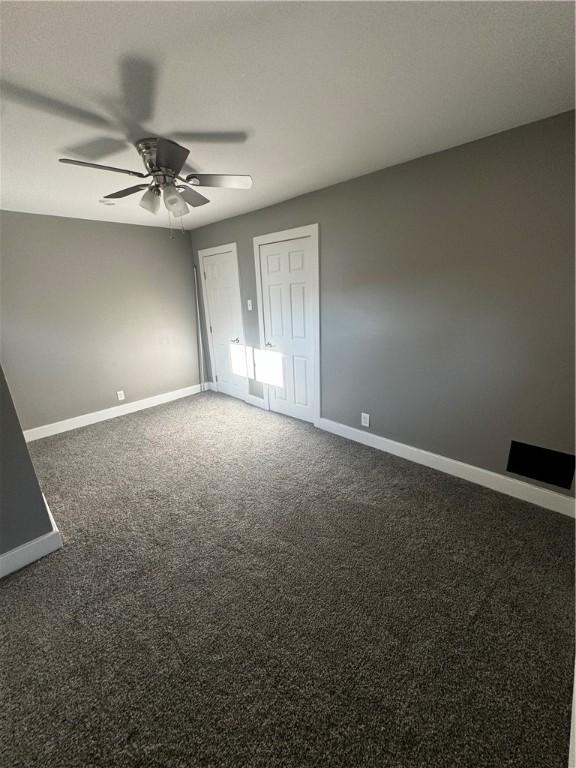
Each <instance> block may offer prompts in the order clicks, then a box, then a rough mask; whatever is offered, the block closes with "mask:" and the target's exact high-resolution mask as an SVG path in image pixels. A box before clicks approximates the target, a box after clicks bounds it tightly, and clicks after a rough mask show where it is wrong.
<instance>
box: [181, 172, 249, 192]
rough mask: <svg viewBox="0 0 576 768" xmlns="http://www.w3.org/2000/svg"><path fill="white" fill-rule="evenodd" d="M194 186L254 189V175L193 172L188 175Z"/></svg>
mask: <svg viewBox="0 0 576 768" xmlns="http://www.w3.org/2000/svg"><path fill="white" fill-rule="evenodd" d="M186 181H187V182H188V184H192V186H194V187H223V188H224V189H252V176H230V175H227V174H223V173H191V174H190V175H189V176H186Z"/></svg>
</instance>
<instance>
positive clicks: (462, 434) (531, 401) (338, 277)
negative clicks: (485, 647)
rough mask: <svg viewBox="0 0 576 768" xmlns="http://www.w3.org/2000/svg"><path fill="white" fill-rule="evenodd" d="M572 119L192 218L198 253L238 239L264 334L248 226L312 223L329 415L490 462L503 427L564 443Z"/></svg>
mask: <svg viewBox="0 0 576 768" xmlns="http://www.w3.org/2000/svg"><path fill="white" fill-rule="evenodd" d="M573 132H574V113H573V112H570V113H565V114H562V115H558V116H555V117H553V118H549V119H547V120H542V121H539V122H537V123H531V124H529V125H525V126H521V127H519V128H516V129H513V130H510V131H505V132H503V133H500V134H496V135H494V136H490V137H488V138H485V139H482V140H479V141H475V142H472V143H470V144H465V145H462V146H460V147H455V148H453V149H450V150H447V151H445V152H441V153H438V154H435V155H430V156H427V157H423V158H420V159H418V160H414V161H412V162H410V163H405V164H402V165H398V166H395V167H392V168H388V169H385V170H383V171H379V172H377V173H374V174H370V175H368V176H364V177H361V178H357V179H354V180H352V181H350V182H347V183H344V184H339V185H337V186H334V187H330V188H328V189H324V190H320V191H318V192H313V193H311V194H308V195H304V196H302V197H299V198H295V199H293V200H289V201H287V202H285V203H281V204H279V205H275V206H272V207H270V208H265V209H262V210H259V211H255V212H253V213H249V214H245V215H243V216H239V217H236V218H233V219H228V220H226V221H222V222H218V223H216V224H212V225H210V226H207V227H203V228H199V229H197V230H194V231H193V232H192V242H193V246H194V251H195V253H197V251H198V249H200V248H208V247H211V246H215V245H219V244H222V243H229V242H237V244H238V255H239V261H240V276H241V277H240V279H241V289H242V298H243V311H244V321H245V326H246V337H247V342H248V343H251V344H258V320H257V312H256V310H255V311H253V312H248V311H247V309H246V299H247V298H252V299H253V301H254V302H256V287H255V276H254V257H253V247H252V238H253V237H254V236H256V235H261V234H265V233H267V232H274V231H278V230H282V229H287V228H290V227H298V226H303V225H305V224H312V223H315V222H318V223H319V225H320V273H321V274H320V304H321V337H322V359H321V374H322V415H323V416H324V417H326V418H329V419H333V420H335V421H338V422H341V423H343V424H348V425H350V426H354V427H358V426H359V425H360V412H361V411H367V412H369V413H370V414H371V431H373V432H375V433H376V434H380V435H383V436H385V437H388V438H391V439H393V440H397V441H400V442H403V443H407V444H409V445H413V446H416V447H418V448H423V449H425V450H429V451H433V452H434V453H438V454H441V455H444V456H448V457H450V458H453V459H458V460H460V461H464V462H467V463H470V464H473V465H476V466H480V467H484V468H487V469H490V470H494V471H496V472H505V468H506V460H507V454H508V450H509V446H510V441H511V440H512V439H516V440H520V441H523V442H527V443H534V444H537V445H541V446H544V447H547V448H552V449H556V450H560V451H568V452H573V451H574V263H573V262H574V138H573V135H574V134H573ZM255 183H256V184H257V183H258V179H256V180H255ZM238 194H240V193H238ZM555 490H558V489H555Z"/></svg>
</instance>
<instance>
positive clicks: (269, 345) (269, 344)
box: [264, 341, 276, 347]
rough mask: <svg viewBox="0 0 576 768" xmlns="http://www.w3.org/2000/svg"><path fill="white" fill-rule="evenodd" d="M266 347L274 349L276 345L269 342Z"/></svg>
mask: <svg viewBox="0 0 576 768" xmlns="http://www.w3.org/2000/svg"><path fill="white" fill-rule="evenodd" d="M264 346H266V347H274V346H276V345H275V344H271V343H270V342H269V341H267V342H266V344H265V345H264Z"/></svg>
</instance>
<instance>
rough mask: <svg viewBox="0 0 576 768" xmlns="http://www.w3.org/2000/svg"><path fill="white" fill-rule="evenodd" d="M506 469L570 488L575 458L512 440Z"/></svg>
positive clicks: (569, 454)
mask: <svg viewBox="0 0 576 768" xmlns="http://www.w3.org/2000/svg"><path fill="white" fill-rule="evenodd" d="M506 469H507V471H508V472H514V474H516V475H523V476H524V477H529V478H531V479H532V480H540V481H541V482H542V483H550V485H557V486H558V487H559V488H570V486H571V485H572V480H573V478H574V456H573V455H572V454H571V453H562V452H561V451H551V450H550V449H549V448H540V447H539V446H537V445H528V443H518V442H517V441H516V440H512V443H511V445H510V454H509V456H508V466H507V467H506Z"/></svg>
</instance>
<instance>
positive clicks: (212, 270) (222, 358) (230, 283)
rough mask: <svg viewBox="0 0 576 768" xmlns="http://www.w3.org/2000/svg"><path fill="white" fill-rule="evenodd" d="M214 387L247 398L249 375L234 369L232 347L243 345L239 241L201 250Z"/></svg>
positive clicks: (203, 292)
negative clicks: (235, 371)
mask: <svg viewBox="0 0 576 768" xmlns="http://www.w3.org/2000/svg"><path fill="white" fill-rule="evenodd" d="M198 258H199V261H200V273H201V276H202V298H203V300H204V311H205V318H206V325H207V332H208V333H207V335H208V347H209V351H210V367H211V369H212V378H213V379H214V388H215V389H216V391H217V392H223V393H224V394H226V395H231V396H232V397H238V398H241V399H242V400H244V399H246V396H247V394H248V379H247V378H246V377H245V376H240V375H238V374H237V373H234V372H233V370H232V361H231V349H232V345H233V344H236V345H238V346H239V347H242V349H243V348H244V343H245V341H244V324H243V322H242V301H241V298H240V281H239V276H238V255H237V249H236V243H229V244H227V245H221V246H217V247H215V248H206V249H203V250H201V251H198Z"/></svg>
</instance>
